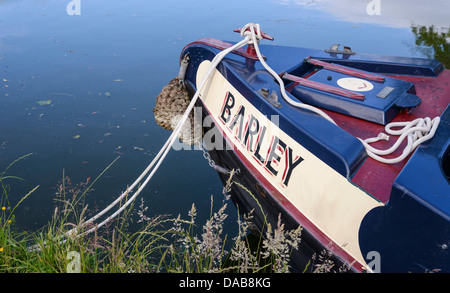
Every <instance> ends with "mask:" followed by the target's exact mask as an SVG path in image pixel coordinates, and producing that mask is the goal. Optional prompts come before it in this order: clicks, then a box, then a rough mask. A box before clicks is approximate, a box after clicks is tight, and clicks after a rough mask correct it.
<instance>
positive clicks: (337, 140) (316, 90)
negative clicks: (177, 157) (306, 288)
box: [181, 28, 450, 272]
mask: <svg viewBox="0 0 450 293" xmlns="http://www.w3.org/2000/svg"><path fill="white" fill-rule="evenodd" d="M248 30H249V29H248V28H247V31H248ZM238 31H240V32H241V33H242V32H243V30H238ZM253 33H254V32H253ZM257 33H259V32H257ZM260 36H262V38H264V39H269V40H271V39H273V38H272V37H270V36H269V35H267V34H264V33H262V32H261V33H260ZM262 38H261V39H262ZM233 45H234V43H230V42H226V41H221V40H216V39H211V38H204V39H200V40H198V41H195V42H193V43H190V44H188V45H187V46H186V47H185V48H184V49H183V51H182V53H181V60H187V59H189V62H188V63H186V66H187V67H186V68H185V75H184V74H183V78H184V82H185V85H186V87H187V89H188V92H189V93H190V96H191V97H192V96H193V95H194V93H195V92H196V91H197V90H198V89H199V87H200V82H201V80H202V79H203V77H204V76H205V75H206V74H207V71H208V68H210V64H211V62H212V61H213V60H214V57H216V56H217V55H218V54H219V53H220V52H222V51H223V50H226V49H228V48H231V47H232V46H233ZM257 46H258V48H255V47H256V45H254V44H248V45H247V49H245V48H240V49H236V50H233V51H231V52H230V53H229V54H227V55H226V56H225V57H224V58H223V59H222V60H221V62H220V63H218V65H217V66H216V67H215V69H213V71H212V73H211V78H210V79H209V81H208V83H207V84H206V85H205V87H203V88H202V89H201V90H200V93H199V100H198V101H197V104H198V105H199V106H201V107H202V112H203V115H204V118H206V117H209V119H210V122H209V123H205V122H204V123H203V127H204V128H205V129H204V131H205V133H208V132H209V134H210V135H209V138H210V139H209V142H206V146H207V148H208V151H209V153H210V155H211V156H212V158H213V160H214V162H215V163H216V164H217V165H219V166H221V167H222V170H223V169H227V170H233V169H234V170H237V169H239V170H240V173H239V174H236V175H235V176H234V177H233V180H235V181H236V182H239V184H234V185H233V188H232V191H231V195H232V199H233V201H234V202H235V204H237V205H238V206H239V210H240V211H242V212H249V211H250V210H252V209H253V210H254V213H255V221H256V223H257V224H258V225H259V226H260V227H262V226H263V222H264V221H265V220H267V221H269V222H270V223H272V225H274V224H276V221H277V218H278V215H279V214H281V217H282V219H283V221H284V223H285V225H286V226H287V227H290V228H297V227H298V225H301V226H302V227H303V233H302V237H303V238H302V241H303V242H302V244H301V247H300V251H299V252H296V254H294V255H293V268H295V267H297V268H298V269H299V270H303V269H304V268H305V266H306V263H307V262H308V260H310V258H311V255H312V254H313V253H314V252H319V251H321V250H322V249H328V250H330V251H331V252H333V254H334V260H335V261H336V262H338V263H342V264H347V265H350V266H351V270H352V271H356V272H373V271H375V272H426V271H433V270H435V271H436V270H440V271H444V272H449V271H450V255H449V251H450V185H449V177H450V154H449V153H450V147H449V144H450V138H449V133H450V110H449V107H448V104H449V100H450V85H449V83H450V71H449V70H446V69H445V68H444V67H443V65H442V64H441V63H440V62H438V61H436V60H429V59H422V58H406V57H391V56H380V55H370V54H362V53H359V52H353V51H352V50H351V49H350V48H349V47H344V48H342V49H341V48H340V46H339V45H333V46H331V48H330V49H306V48H297V47H286V46H276V45H263V44H261V45H257ZM256 50H260V53H259V52H256ZM258 54H259V55H258ZM261 54H262V55H263V56H261ZM259 57H262V59H263V60H264V61H265V62H266V63H267V64H269V65H270V67H271V68H272V69H273V71H274V72H276V74H277V75H278V78H275V77H274V75H273V74H271V73H270V72H269V71H268V70H267V68H266V67H265V66H264V64H263V63H262V60H261V58H259ZM280 80H282V81H283V82H282V83H280ZM283 91H284V93H283ZM287 98H289V99H287ZM292 101H294V102H292ZM299 104H302V105H307V106H309V107H311V108H312V109H318V111H321V113H324V115H319V114H317V111H312V110H310V109H308V108H307V107H303V108H302V107H300V108H299V107H298V106H297V105H299ZM326 117H328V118H331V119H328V118H326ZM203 121H206V120H203ZM399 128H401V129H400V130H401V131H403V132H399V131H400V130H399ZM410 130H411V131H410ZM386 132H388V133H389V134H390V135H389V136H390V139H388V137H389V136H388V135H386V134H385V133H386ZM380 133H382V134H380ZM403 133H405V134H403ZM408 133H411V134H408ZM211 134H213V135H211ZM211 137H212V139H211ZM373 137H374V139H372V138H373ZM205 138H206V135H205ZM403 138H405V139H403ZM416 141H417V142H416ZM419 144H420V145H419ZM418 145H419V146H418ZM377 150H381V151H377ZM386 150H387V151H386ZM224 173H225V172H219V175H220V177H221V179H222V180H223V181H224V182H225V181H226V180H227V179H228V177H229V176H228V175H227V174H224ZM242 187H245V188H242ZM249 192H251V193H252V195H253V196H250V195H249ZM260 207H262V210H261V208H260Z"/></svg>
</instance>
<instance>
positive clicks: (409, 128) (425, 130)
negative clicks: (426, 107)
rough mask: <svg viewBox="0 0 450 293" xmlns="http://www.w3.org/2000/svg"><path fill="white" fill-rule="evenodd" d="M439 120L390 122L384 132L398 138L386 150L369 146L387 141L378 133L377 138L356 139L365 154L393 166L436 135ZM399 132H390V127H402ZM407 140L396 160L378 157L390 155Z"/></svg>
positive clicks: (424, 119)
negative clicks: (364, 150) (362, 146)
mask: <svg viewBox="0 0 450 293" xmlns="http://www.w3.org/2000/svg"><path fill="white" fill-rule="evenodd" d="M440 120H441V119H440V118H439V117H436V118H434V119H433V120H431V119H430V118H429V117H426V118H417V119H416V120H413V121H410V122H392V123H389V124H388V125H386V127H385V130H386V132H387V133H389V134H391V135H399V136H400V137H399V138H398V139H397V141H396V142H395V144H394V145H393V146H392V147H390V148H389V149H387V150H380V149H376V148H374V147H372V146H371V145H369V144H370V143H373V142H376V141H379V140H389V136H388V135H386V134H384V133H380V134H379V135H378V137H374V138H368V139H365V140H362V139H360V138H358V139H359V140H360V141H361V142H362V144H363V145H364V147H365V148H366V151H367V154H368V155H369V156H370V157H371V158H373V159H375V160H377V161H379V162H382V163H386V164H395V163H398V162H400V161H401V160H403V159H404V158H406V157H407V156H408V155H409V154H410V153H411V152H412V151H413V150H414V149H415V148H416V147H417V146H418V145H419V144H421V143H423V142H424V141H427V140H429V139H431V138H432V137H433V136H434V134H435V133H436V129H437V127H438V126H439V122H440ZM402 126H403V128H402V129H399V130H392V129H391V128H392V127H402ZM405 138H407V139H408V143H407V145H406V147H405V148H404V149H403V152H402V154H401V155H400V156H398V157H396V158H391V159H386V158H382V157H380V156H386V155H389V154H392V153H393V152H394V151H395V150H397V149H398V147H399V146H400V144H401V143H402V141H403V140H404V139H405Z"/></svg>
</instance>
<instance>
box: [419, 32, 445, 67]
mask: <svg viewBox="0 0 450 293" xmlns="http://www.w3.org/2000/svg"><path fill="white" fill-rule="evenodd" d="M412 32H413V33H414V35H415V36H416V43H415V44H416V46H417V50H419V51H420V52H421V53H422V54H423V55H424V56H426V57H428V58H434V59H437V60H439V61H441V62H442V63H443V64H444V66H445V68H450V30H448V29H447V31H445V30H442V29H441V30H439V29H436V28H435V26H433V25H432V26H428V27H427V26H412Z"/></svg>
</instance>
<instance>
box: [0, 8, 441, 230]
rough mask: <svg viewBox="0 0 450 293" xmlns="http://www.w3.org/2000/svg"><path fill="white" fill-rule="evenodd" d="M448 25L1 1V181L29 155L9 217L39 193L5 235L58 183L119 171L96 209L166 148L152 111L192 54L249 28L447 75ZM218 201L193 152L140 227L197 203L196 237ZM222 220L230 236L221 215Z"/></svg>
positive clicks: (165, 178)
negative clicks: (423, 60) (186, 53)
mask: <svg viewBox="0 0 450 293" xmlns="http://www.w3.org/2000/svg"><path fill="white" fill-rule="evenodd" d="M449 15H450V4H449V2H448V1H446V0H435V1H418V0H417V1H406V0H396V1H391V0H378V1H377V0H374V1H369V0H342V1H322V0H258V1H256V0H247V1H236V0H229V1H216V0H195V1H184V0H183V1H182V0H164V1H159V0H151V1H150V0H128V1H111V0H108V1H106V0H75V1H69V0H39V1H31V0H28V1H21V0H15V1H8V0H3V1H0V174H1V172H3V170H4V169H5V168H6V167H7V166H8V165H9V164H10V163H11V162H13V161H14V160H16V159H18V158H20V157H21V156H24V155H26V154H30V153H31V155H30V156H27V157H26V158H24V159H22V160H20V161H18V162H17V163H15V164H14V165H13V166H12V167H11V168H9V169H8V172H7V173H5V174H4V176H16V177H19V178H21V179H18V178H9V179H5V180H3V183H4V184H5V186H6V185H8V187H7V188H8V194H9V199H10V201H11V204H12V205H14V203H16V202H18V200H20V199H21V198H22V196H24V195H25V194H26V193H27V192H28V191H29V190H31V189H32V188H34V187H36V186H38V185H39V187H38V189H37V190H36V191H35V192H34V193H33V194H32V195H31V196H30V197H28V198H27V199H26V200H25V201H24V202H23V203H22V204H21V205H20V207H19V208H18V209H17V210H16V226H17V227H18V229H21V230H27V231H34V230H37V229H39V228H41V227H43V226H44V225H45V224H46V223H47V222H48V220H49V219H50V217H51V215H52V213H53V210H54V207H55V205H54V199H55V193H56V191H57V186H58V183H59V182H60V180H61V179H62V177H63V176H68V177H69V178H70V180H71V181H72V182H73V183H74V184H76V183H78V182H84V181H86V180H87V178H91V180H93V179H94V178H96V177H97V176H98V175H99V174H100V173H101V172H102V171H103V170H104V169H105V168H106V167H107V166H108V165H109V164H110V163H111V162H113V161H114V160H115V159H116V158H118V157H119V158H118V160H117V161H116V162H115V163H114V164H113V165H112V166H111V167H110V168H109V169H108V170H107V172H105V174H103V176H102V177H101V178H100V179H99V180H98V182H96V184H95V185H94V187H93V188H94V191H92V192H90V193H89V195H88V197H87V199H86V202H87V203H88V204H89V205H90V207H96V208H99V209H102V208H104V207H106V206H107V205H108V204H109V203H110V202H112V201H113V200H114V199H115V198H117V196H118V195H119V194H120V193H121V192H122V191H124V190H125V189H126V187H127V185H130V184H131V183H132V182H133V181H134V180H135V179H136V178H137V177H138V176H139V175H140V174H141V172H142V171H143V170H144V169H145V167H146V166H147V165H148V164H149V163H150V162H151V160H152V159H153V158H154V156H155V154H156V153H157V152H158V151H159V149H160V148H161V147H162V145H163V144H164V142H165V141H166V139H167V138H168V137H169V135H170V132H169V131H168V130H164V129H162V128H161V127H159V126H158V125H157V124H156V123H155V120H154V117H153V112H152V109H153V107H154V106H155V98H156V96H157V95H158V94H159V92H160V91H161V89H162V88H163V87H164V86H165V85H166V84H167V83H168V82H169V81H170V80H171V79H172V78H174V77H175V76H176V75H177V73H178V60H179V54H180V52H181V50H182V49H183V47H184V46H185V45H186V44H188V43H190V42H192V41H195V40H197V39H199V38H203V37H212V38H217V39H223V40H228V41H239V40H240V38H241V37H240V36H239V34H236V33H233V32H232V30H233V29H235V28H239V27H241V26H243V25H245V24H246V23H248V22H255V23H259V24H260V25H261V28H262V29H263V30H264V31H265V32H267V33H269V34H271V35H272V36H274V37H275V41H274V42H273V44H277V45H288V46H302V47H309V48H319V49H326V48H329V47H330V46H331V45H332V44H335V43H338V44H342V45H347V46H350V47H351V48H352V50H353V51H356V52H365V53H372V54H385V55H397V56H417V57H430V58H433V57H435V58H437V59H439V60H441V61H442V62H444V64H445V65H446V66H447V67H450V57H449V47H450V45H449V44H450V34H449V27H450V21H449V19H450V18H449ZM264 42H268V41H264ZM263 53H264V52H263ZM269 65H270V64H269ZM222 188H223V186H222V183H221V181H220V180H219V177H218V175H217V173H216V172H215V171H214V170H213V169H211V168H210V167H209V165H208V161H207V160H205V159H204V157H203V153H202V152H201V151H199V150H180V151H175V150H172V151H171V152H170V153H169V155H168V156H167V158H166V160H165V161H164V162H163V164H162V165H161V167H160V168H159V170H158V172H157V173H156V175H155V176H154V177H153V179H152V181H151V182H150V184H149V185H147V187H146V188H145V190H144V191H143V192H142V193H141V194H140V197H141V198H143V199H144V201H145V205H147V206H148V207H149V209H148V210H147V214H148V215H149V216H152V215H159V214H170V215H173V216H174V217H176V216H177V215H178V214H182V215H185V216H186V217H187V212H188V210H189V209H190V207H191V205H192V204H193V203H195V205H196V206H197V210H198V211H199V212H198V214H199V215H198V223H202V222H204V220H205V219H207V218H208V217H209V214H210V204H211V196H213V198H214V206H215V207H220V204H221V203H222V200H223V195H222ZM138 200H139V199H138ZM228 214H229V217H228V219H227V223H226V230H227V231H229V232H230V234H231V236H232V234H233V233H234V231H235V229H236V223H235V220H236V218H237V215H236V209H235V207H234V206H232V205H231V203H230V204H229V207H228Z"/></svg>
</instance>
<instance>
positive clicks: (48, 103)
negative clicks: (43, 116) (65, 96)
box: [36, 100, 52, 106]
mask: <svg viewBox="0 0 450 293" xmlns="http://www.w3.org/2000/svg"><path fill="white" fill-rule="evenodd" d="M51 103H52V100H45V101H37V102H36V104H38V105H39V106H46V105H50V104H51Z"/></svg>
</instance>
